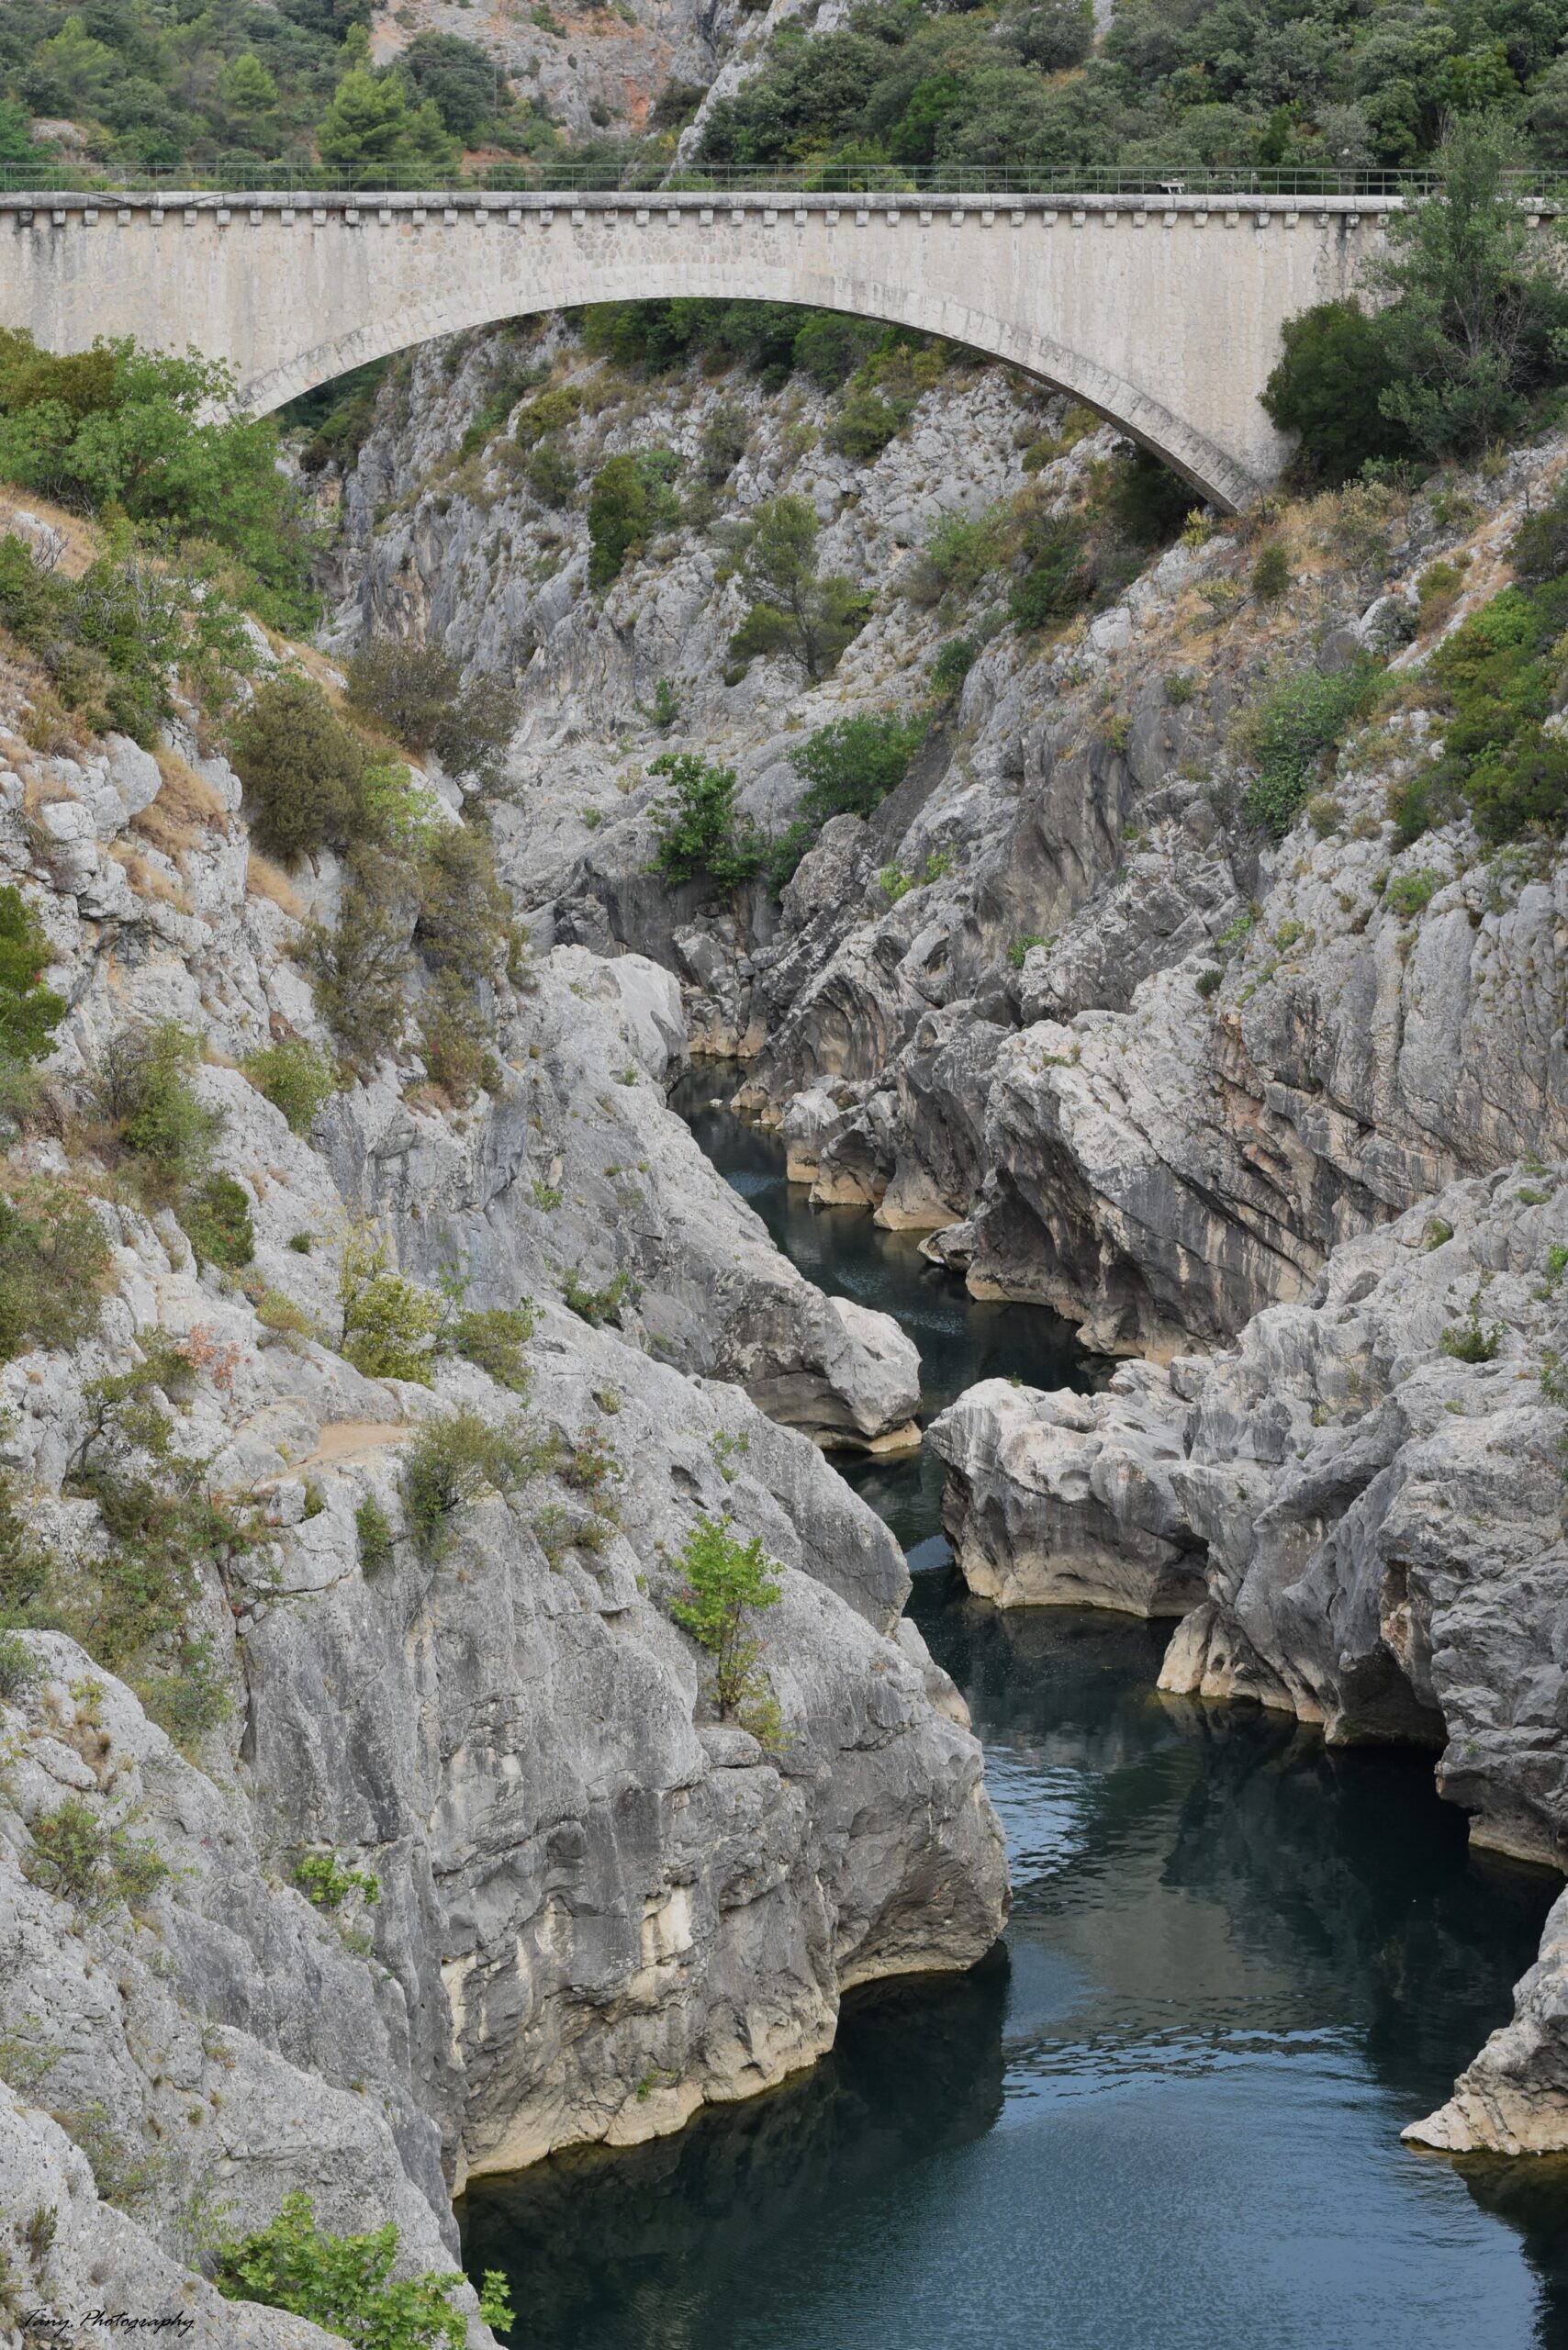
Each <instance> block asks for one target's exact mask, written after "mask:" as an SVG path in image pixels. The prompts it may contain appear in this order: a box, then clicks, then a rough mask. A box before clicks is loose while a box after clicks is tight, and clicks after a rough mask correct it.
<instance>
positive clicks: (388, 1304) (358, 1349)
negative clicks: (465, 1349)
mask: <svg viewBox="0 0 1568 2350" xmlns="http://www.w3.org/2000/svg"><path fill="white" fill-rule="evenodd" d="M390 1259H391V1252H390V1250H389V1249H388V1247H387V1244H386V1241H385V1240H378V1239H377V1238H376V1237H375V1235H374V1234H373V1233H369V1232H362V1233H356V1234H355V1235H354V1236H353V1237H352V1238H351V1239H349V1240H347V1241H345V1242H344V1244H343V1255H342V1267H341V1269H340V1271H339V1274H338V1303H339V1304H340V1305H341V1306H342V1310H343V1337H342V1353H343V1354H344V1356H345V1357H346V1358H347V1360H349V1361H350V1362H352V1363H353V1367H354V1369H355V1370H356V1371H363V1372H364V1375H365V1377H366V1378H367V1379H409V1380H412V1381H414V1382H416V1383H417V1384H418V1385H420V1386H421V1387H428V1386H429V1385H430V1383H431V1364H432V1361H433V1360H434V1354H435V1334H436V1331H437V1329H438V1328H439V1326H440V1324H441V1311H442V1309H441V1300H440V1299H439V1298H438V1297H436V1296H434V1295H432V1293H431V1292H430V1291H429V1290H428V1289H420V1287H419V1286H418V1284H417V1283H416V1282H414V1281H405V1280H404V1279H403V1277H402V1275H401V1274H400V1273H395V1272H394V1271H393V1270H392V1269H391V1261H390Z"/></svg>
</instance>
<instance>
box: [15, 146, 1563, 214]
mask: <svg viewBox="0 0 1568 2350" xmlns="http://www.w3.org/2000/svg"><path fill="white" fill-rule="evenodd" d="M1504 178H1505V184H1506V187H1507V189H1508V192H1509V193H1510V194H1511V195H1513V196H1516V197H1518V199H1519V200H1520V201H1525V200H1535V201H1540V202H1562V201H1563V200H1565V199H1568V175H1563V174H1562V173H1550V172H1510V173H1506V174H1505V175H1504ZM1437 185H1438V181H1437V177H1436V174H1435V173H1431V172H1375V171H1365V172H1361V171H1358V172H1335V171H1286V170H1275V169H1273V168H1271V167H1270V168H1265V169H1260V170H1253V169H1241V168H1232V167H1230V166H1228V165H1226V166H1217V165H1216V166H1213V167H1207V166H1205V167H1203V168H1193V166H1191V165H1187V164H1182V165H1175V164H1172V165H1170V167H1169V168H1161V167H1159V166H1156V165H1153V164H1139V165H1137V166H1131V165H1126V164H1097V163H1096V164H1084V163H1064V164H1046V163H1022V164H1006V165H1002V164H993V165H985V166H973V167H970V166H968V165H958V164H948V163H938V164H933V165H930V166H928V167H922V168H906V167H905V166H903V165H902V164H896V163H864V162H844V161H840V162H834V161H831V160H830V161H821V162H813V163H810V164H801V165H800V166H799V167H796V168H793V169H784V168H780V167H778V166H776V165H766V166H765V165H760V164H758V165H753V164H704V165H703V166H702V167H701V168H700V169H698V168H696V167H694V166H689V165H685V164H678V165H672V164H671V163H669V162H667V161H655V160H653V159H648V158H644V159H643V160H641V161H638V160H636V159H627V158H625V157H621V158H611V159H606V160H600V161H593V160H588V161H585V162H580V163H577V164H574V163H571V162H560V161H558V160H555V159H552V160H551V162H550V163H549V164H548V166H547V167H543V168H541V169H539V170H531V169H529V168H527V167H526V166H524V165H521V164H506V165H498V166H494V167H492V168H491V169H490V171H488V172H487V173H485V174H484V175H483V176H482V177H478V178H476V177H474V176H472V175H470V176H466V177H465V176H462V175H449V176H445V177H442V176H440V175H436V176H433V177H432V176H431V174H429V173H417V174H398V173H377V174H375V175H370V174H364V173H361V174H351V175H344V174H342V173H334V172H329V171H324V170H321V169H319V168H318V167H316V166H314V165H303V166H298V167H295V168H291V167H290V166H289V165H288V164H286V163H263V162H257V160H256V159H255V157H254V156H250V155H245V156H220V157H219V158H218V160H217V162H215V163H214V164H213V165H212V166H211V167H210V168H209V169H207V170H204V171H201V172H198V173H191V172H190V171H189V170H188V169H187V170H185V171H183V172H178V173H175V172H123V171H119V170H114V171H109V170H106V169H100V168H97V167H95V166H93V165H90V164H84V163H78V164H65V163H61V162H56V163H47V162H45V163H40V164H21V163H7V164H6V165H3V166H0V194H8V195H13V196H16V195H28V194H31V193H40V194H41V193H44V192H50V193H53V192H56V191H58V192H60V193H62V194H68V193H74V194H84V195H94V194H98V195H106V196H109V195H116V194H126V195H138V194H142V195H147V194H159V193H165V194H175V193H179V194H185V193H189V194H193V195H194V194H199V193H204V192H211V193H231V194H234V195H243V194H248V193H260V192H262V191H266V192H269V193H277V194H294V193H297V194H299V195H307V194H312V193H323V194H341V195H356V196H376V195H388V196H390V195H400V194H401V195H412V194H422V193H426V192H429V193H431V194H435V193H438V192H439V193H452V194H464V195H469V196H482V195H486V194H492V195H504V194H512V193H516V194H521V195H532V194H538V195H544V194H555V193H559V194H562V195H566V194H568V193H572V194H576V193H582V194H612V193H614V192H616V191H618V190H624V191H625V192H626V193H627V194H633V193H639V194H642V193H645V194H653V193H655V192H657V193H659V194H692V195H700V194H706V193H711V194H714V195H749V194H756V195H758V196H761V195H766V194H772V193H778V194H783V193H785V192H797V193H800V194H801V195H822V196H851V195H883V196H1148V197H1149V198H1151V199H1153V198H1157V197H1159V196H1279V197H1289V196H1297V197H1301V198H1303V199H1310V198H1311V197H1313V196H1340V197H1346V196H1350V197H1354V196H1364V197H1372V198H1377V197H1383V198H1384V199H1386V198H1388V197H1391V196H1402V197H1406V198H1409V197H1419V196H1428V195H1430V194H1431V192H1432V190H1433V189H1434V188H1435V187H1436V186H1437Z"/></svg>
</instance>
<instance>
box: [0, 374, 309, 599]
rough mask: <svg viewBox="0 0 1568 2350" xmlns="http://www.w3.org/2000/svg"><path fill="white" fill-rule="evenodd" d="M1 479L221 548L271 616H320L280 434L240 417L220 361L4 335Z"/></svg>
mask: <svg viewBox="0 0 1568 2350" xmlns="http://www.w3.org/2000/svg"><path fill="white" fill-rule="evenodd" d="M0 476H3V477H4V478H5V479H6V480H7V481H14V482H16V483H17V484H18V485H19V486H20V487H23V488H24V489H34V490H38V491H39V492H40V493H41V494H42V495H43V496H45V497H47V498H55V499H56V500H58V502H59V503H60V504H61V505H62V506H69V507H73V508H74V509H76V510H77V511H78V512H82V513H94V514H101V513H108V512H112V513H114V514H117V515H122V516H126V517H129V520H130V521H131V522H132V523H134V524H136V525H137V526H139V528H140V529H141V530H142V531H144V532H149V533H151V534H152V535H153V536H155V537H156V538H157V539H158V540H160V541H161V542H163V543H169V542H174V541H180V540H193V539H199V540H201V541H204V542H205V543H207V544H208V545H210V546H213V547H220V548H222V549H223V551H224V552H225V553H226V554H229V555H231V556H233V557H234V558H235V559H236V560H237V561H238V562H239V563H240V564H241V565H242V566H243V567H244V569H245V571H246V572H247V573H248V574H249V575H250V586H251V589H252V597H251V599H252V600H259V602H260V603H261V605H262V607H263V609H265V610H268V611H269V613H270V616H271V617H274V618H275V619H277V620H278V621H301V622H302V621H308V620H309V618H310V617H311V613H312V610H313V603H312V599H311V596H310V593H309V588H308V565H309V559H310V554H311V539H310V534H309V532H308V530H307V529H306V527H305V523H304V519H303V508H302V506H301V504H300V501H299V498H298V495H297V492H296V490H295V489H294V487H293V486H292V485H291V484H290V483H289V482H288V481H287V479H286V477H285V476H284V475H282V474H281V473H280V472H279V471H278V464H277V428H276V426H275V424H274V423H273V422H272V421H271V420H268V419H257V418H252V417H247V416H243V415H241V414H239V413H237V412H236V410H235V408H234V379H233V376H232V374H231V373H230V370H229V369H228V368H227V367H226V366H223V365H221V364H218V363H217V362H215V361H211V360H207V359H202V358H199V357H196V355H194V354H187V356H185V358H183V359H177V358H174V356H172V355H171V354H170V353H163V352H150V351H140V350H139V349H138V348H137V346H136V344H135V343H134V342H132V341H119V342H98V343H96V344H95V346H94V348H93V349H92V350H91V351H89V352H78V353H73V354H71V355H70V356H68V357H58V358H57V357H56V356H55V355H54V354H53V353H50V352H43V351H39V348H38V346H37V344H36V343H35V342H34V341H33V339H32V337H31V336H30V335H29V334H26V333H24V332H21V331H19V330H12V329H5V330H0Z"/></svg>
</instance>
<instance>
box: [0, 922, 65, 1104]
mask: <svg viewBox="0 0 1568 2350" xmlns="http://www.w3.org/2000/svg"><path fill="white" fill-rule="evenodd" d="M53 959H54V950H53V948H52V947H51V946H50V943H49V941H48V939H47V938H46V937H45V936H44V932H43V924H42V923H40V922H39V918H38V916H37V914H36V913H34V912H33V910H32V908H31V907H30V906H28V905H27V904H25V903H24V901H23V899H22V895H21V892H20V890H17V889H15V888H14V887H12V885H11V884H10V883H7V884H6V887H5V888H4V889H0V1058H3V1059H5V1060H9V1061H40V1060H42V1058H43V1057H44V1055H45V1054H46V1053H47V1052H48V1051H49V1050H50V1047H51V1046H52V1045H53V1043H54V1032H55V1030H56V1029H57V1028H58V1027H59V1025H60V1024H61V1022H62V1020H63V1019H64V1017H65V999H64V997H63V996H58V995H56V994H55V993H54V991H53V990H52V989H50V988H45V987H40V986H39V975H40V973H41V972H42V971H43V970H44V969H45V968H46V966H47V965H48V964H50V962H52V961H53Z"/></svg>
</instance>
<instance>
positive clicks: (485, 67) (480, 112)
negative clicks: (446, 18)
mask: <svg viewBox="0 0 1568 2350" xmlns="http://www.w3.org/2000/svg"><path fill="white" fill-rule="evenodd" d="M398 63H399V64H400V66H401V68H402V71H403V72H404V73H406V74H407V75H408V77H409V81H410V82H411V83H412V84H413V85H414V89H415V91H416V92H417V94H418V95H419V96H420V99H426V98H429V99H431V101H433V103H434V105H435V106H436V109H437V111H438V112H439V114H440V116H441V119H442V127H443V128H444V129H447V130H449V131H450V132H451V133H452V135H453V137H454V139H458V140H462V142H463V143H464V145H465V146H469V147H471V146H473V145H474V143H475V141H476V140H478V139H479V138H480V137H481V136H482V135H483V133H484V132H485V131H487V130H488V129H490V128H491V126H492V124H493V123H494V120H495V117H496V116H497V115H498V114H499V113H502V112H503V111H504V110H505V108H506V107H507V106H509V105H510V100H511V89H510V84H509V83H508V81H507V77H506V75H505V74H504V73H502V72H501V70H500V68H499V66H498V65H497V63H496V62H495V60H494V59H493V58H491V57H489V56H488V55H487V53H486V51H485V50H482V49H480V48H478V47H477V46H476V44H475V43H474V42H473V41H471V40H464V39H460V37H459V36H458V35H457V34H456V33H416V34H415V35H414V38H413V39H412V40H411V41H410V42H409V46H408V48H407V49H406V50H404V51H403V54H402V56H401V58H400V59H399V60H398Z"/></svg>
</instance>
